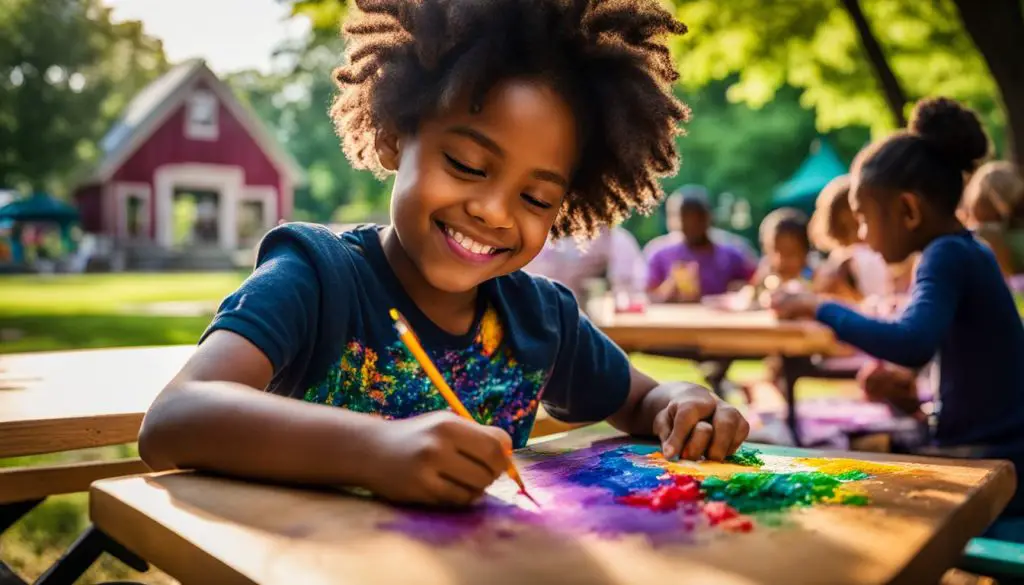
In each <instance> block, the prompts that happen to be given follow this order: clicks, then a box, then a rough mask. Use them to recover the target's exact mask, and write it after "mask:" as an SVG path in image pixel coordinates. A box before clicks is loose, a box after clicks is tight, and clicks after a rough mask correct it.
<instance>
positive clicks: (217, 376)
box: [139, 331, 511, 504]
mask: <svg viewBox="0 0 1024 585" xmlns="http://www.w3.org/2000/svg"><path fill="white" fill-rule="evenodd" d="M271 376H272V368H271V365H270V361H269V360H268V359H267V358H266V356H265V355H264V354H263V353H262V352H261V351H260V350H259V349H257V348H256V347H255V346H254V345H252V344H251V343H250V342H249V341H248V340H246V339H245V338H243V337H241V336H239V335H237V334H235V333H232V332H228V331H216V332H214V333H213V334H211V335H210V336H209V337H208V338H207V339H206V340H205V341H204V342H203V343H202V345H200V346H199V349H198V350H197V352H196V354H195V356H194V357H193V358H192V359H191V360H189V362H188V364H187V365H186V366H185V367H184V368H183V369H182V371H181V372H180V373H179V374H178V375H177V376H176V377H175V378H174V379H173V380H172V381H171V382H170V383H169V384H168V385H167V387H166V388H165V389H164V391H163V392H161V394H160V396H158V397H157V399H156V401H155V402H154V403H153V405H152V406H151V407H150V410H149V412H148V413H147V414H146V417H145V420H144V421H143V425H142V430H141V432H140V434H139V453H140V454H141V456H142V458H143V460H144V461H145V462H146V463H147V464H148V465H149V466H150V467H152V468H153V469H156V470H162V469H198V470H205V471H213V472H218V473H223V474H227V475H233V476H239V477H246V478H252V479H258V480H269V481H280V482H288V483H300V484H317V485H329V486H342V485H346V486H359V487H364V488H367V489H370V490H371V491H373V492H374V493H376V494H377V495H379V496H381V497H384V498H387V499H393V500H400V501H410V502H421V503H434V504H467V503H469V502H471V501H473V500H474V499H476V498H477V497H479V496H480V495H481V494H482V493H483V490H484V489H485V488H486V487H487V486H488V485H490V484H491V483H492V482H493V481H494V480H495V479H496V478H497V477H498V476H500V475H501V474H502V473H503V472H504V470H505V467H506V466H507V460H506V458H505V454H504V453H505V450H506V449H509V448H511V440H510V438H509V437H508V435H507V434H506V433H505V432H504V431H502V430H500V429H497V428H494V427H488V426H484V425H478V424H475V423H471V422H468V421H465V420H463V419H461V418H459V417H457V416H455V415H454V414H451V413H447V412H438V413H432V414H428V415H424V416H420V417H414V418H411V419H406V420H402V421H384V420H382V419H380V418H377V417H372V416H370V415H366V414H361V413H357V412H353V411H349V410H345V409H342V408H335V407H330V406H321V405H317V404H311V403H306V402H303V401H300V400H295V399H293V398H286V397H282V396H277V395H274V394H270V393H267V392H263V391H261V390H257V388H263V387H265V386H266V385H267V384H268V383H269V382H270V379H271Z"/></svg>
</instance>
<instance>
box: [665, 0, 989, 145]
mask: <svg viewBox="0 0 1024 585" xmlns="http://www.w3.org/2000/svg"><path fill="white" fill-rule="evenodd" d="M674 4H675V5H676V7H677V13H678V16H679V17H680V19H681V20H683V21H684V22H685V23H686V24H687V25H688V26H689V27H690V33H689V34H687V35H685V36H684V37H682V38H681V39H680V40H679V41H678V43H677V45H676V46H675V47H674V50H675V53H676V54H677V55H678V59H679V63H680V72H681V74H682V76H683V82H684V84H685V85H686V86H687V87H690V88H697V87H704V86H706V85H707V84H709V83H710V82H712V81H716V80H725V79H727V78H729V76H731V75H737V76H738V77H737V78H736V81H735V82H733V83H731V84H730V87H729V92H728V96H729V99H730V101H733V102H742V103H746V104H748V105H750V106H752V107H754V108H758V107H760V106H763V105H765V104H767V103H768V102H769V101H770V100H772V99H773V98H774V97H775V96H776V94H777V92H778V91H779V90H781V89H783V88H784V87H786V86H787V85H789V86H792V87H796V88H799V89H800V90H801V95H800V103H801V105H803V106H804V107H806V108H808V109H813V110H814V112H815V113H816V124H817V127H818V129H819V130H821V131H827V130H831V129H835V128H842V127H845V126H850V125H853V126H867V127H870V128H871V129H872V131H873V132H875V133H876V134H879V133H882V132H885V131H887V130H890V129H891V128H892V117H891V116H890V115H889V113H888V109H887V107H886V104H885V101H884V99H883V96H882V93H881V91H880V89H879V86H878V82H877V80H876V78H875V74H874V72H873V70H872V68H871V65H870V63H869V62H868V61H867V59H866V57H865V55H864V52H863V50H862V49H861V46H860V40H859V39H858V37H857V33H856V31H855V29H854V27H853V23H852V21H851V20H850V18H849V15H848V14H847V13H846V11H845V10H844V9H843V7H842V6H841V4H840V3H839V2H836V1H835V0H804V1H802V2H771V3H768V2H760V1H758V0H730V2H718V1H716V0H675V2H674ZM861 5H862V7H863V9H864V12H865V15H866V17H867V19H868V21H869V23H870V25H871V28H872V30H873V32H874V33H875V35H876V36H877V37H878V40H879V42H880V43H881V45H882V47H883V49H884V51H885V53H886V55H887V56H888V58H889V62H890V65H891V67H892V68H893V70H894V71H895V73H896V76H897V78H898V79H899V80H900V83H901V84H902V85H903V88H904V90H905V91H906V92H907V94H908V97H909V99H910V100H911V103H912V102H913V101H914V100H915V99H917V98H920V97H924V96H928V95H937V94H943V95H949V96H951V97H954V98H957V99H961V100H964V101H965V102H967V103H969V104H971V105H972V106H974V107H976V108H978V109H979V110H980V111H981V112H982V113H983V114H984V115H985V117H986V118H987V119H988V121H989V122H990V124H991V125H992V126H993V127H996V126H999V125H1000V123H1001V119H1000V114H999V113H998V108H997V102H996V101H995V100H994V99H993V96H995V95H997V92H996V88H995V84H994V82H993V81H992V78H991V76H990V75H989V74H988V70H987V68H986V66H985V63H984V62H983V60H982V59H981V56H980V54H979V53H978V51H977V50H976V49H975V47H974V45H973V44H972V43H971V41H970V38H969V37H968V36H967V33H966V32H965V31H964V29H963V26H962V24H961V22H960V20H959V17H958V15H957V13H956V10H955V8H954V6H953V4H952V2H951V0H936V1H935V2H905V1H903V0H861ZM910 105H911V104H908V109H909V106H910Z"/></svg>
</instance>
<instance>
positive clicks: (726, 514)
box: [704, 502, 740, 526]
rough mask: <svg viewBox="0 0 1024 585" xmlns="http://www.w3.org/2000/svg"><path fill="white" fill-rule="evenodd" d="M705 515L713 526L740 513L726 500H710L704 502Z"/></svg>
mask: <svg viewBox="0 0 1024 585" xmlns="http://www.w3.org/2000/svg"><path fill="white" fill-rule="evenodd" d="M704 515H705V516H707V518H708V521H709V522H710V523H711V525H712V526H715V525H717V524H719V523H721V522H724V521H726V520H732V519H733V518H736V517H738V516H739V515H740V513H739V512H737V511H736V510H735V509H734V508H733V507H732V506H730V505H729V504H726V503H725V502H708V503H706V504H704Z"/></svg>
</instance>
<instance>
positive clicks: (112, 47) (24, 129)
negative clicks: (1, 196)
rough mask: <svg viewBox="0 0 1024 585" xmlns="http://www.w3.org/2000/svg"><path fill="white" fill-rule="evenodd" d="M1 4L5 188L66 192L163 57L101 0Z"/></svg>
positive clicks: (0, 129) (0, 151) (0, 170)
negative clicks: (112, 16)
mask: <svg viewBox="0 0 1024 585" xmlns="http://www.w3.org/2000/svg"><path fill="white" fill-rule="evenodd" d="M0 2H2V3H3V10H2V11H0V187H4V186H6V187H21V188H32V189H44V188H45V189H50V190H54V191H58V192H61V191H64V190H66V188H67V184H66V181H67V179H68V177H69V176H70V175H71V173H72V172H73V170H74V169H75V167H76V166H77V165H78V164H79V163H81V162H82V161H83V159H89V158H94V157H95V156H96V155H97V151H96V149H95V146H94V145H95V142H96V140H98V139H99V138H100V136H101V135H102V133H103V132H104V131H105V130H106V129H107V127H108V126H109V125H110V123H111V122H112V120H113V119H114V117H115V116H116V115H117V114H118V113H119V112H120V110H121V108H123V106H124V104H125V103H126V101H127V100H128V99H130V96H132V95H134V94H135V93H136V92H137V91H138V90H139V89H141V87H142V86H143V85H145V84H146V83H148V82H149V81H150V80H151V79H153V78H154V77H155V76H156V75H158V74H159V73H161V72H162V71H163V70H165V69H166V67H167V60H166V58H165V56H164V53H163V48H162V45H161V44H160V42H159V41H156V40H154V39H152V38H150V37H147V36H146V35H145V34H144V33H143V31H142V27H141V25H140V24H139V23H136V22H128V23H120V24H115V23H113V22H111V19H110V10H109V9H107V8H105V7H103V5H102V4H100V2H99V0H0ZM58 39H59V41H57V40H58Z"/></svg>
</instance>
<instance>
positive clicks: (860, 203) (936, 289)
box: [774, 98, 1024, 541]
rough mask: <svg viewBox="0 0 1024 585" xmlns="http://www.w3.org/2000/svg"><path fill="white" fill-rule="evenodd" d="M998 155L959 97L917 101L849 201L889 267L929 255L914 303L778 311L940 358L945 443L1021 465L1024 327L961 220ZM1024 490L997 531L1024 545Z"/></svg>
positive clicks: (801, 303)
mask: <svg viewBox="0 0 1024 585" xmlns="http://www.w3.org/2000/svg"><path fill="white" fill-rule="evenodd" d="M988 150H989V141H988V137H987V136H986V134H985V131H984V130H983V129H982V126H981V123H980V122H979V121H978V118H977V115H976V114H975V113H974V112H972V111H971V110H968V109H966V108H964V107H963V106H961V105H960V104H958V103H957V102H955V101H952V100H949V99H945V98H938V99H928V100H923V101H921V102H919V103H918V104H917V105H916V106H915V107H914V111H913V113H912V116H911V121H910V125H909V129H908V130H906V131H903V132H899V133H896V134H894V135H892V136H890V137H889V138H887V139H885V140H882V141H880V142H877V143H875V144H872V145H871V146H869V147H867V148H866V149H865V150H863V151H862V152H861V153H860V154H859V155H858V156H857V159H856V160H855V162H854V166H853V173H852V175H853V176H852V186H851V197H850V204H851V207H852V208H853V211H854V214H855V215H856V216H857V218H858V221H859V222H860V224H861V226H862V230H863V232H862V233H863V235H864V239H865V240H866V241H867V242H868V244H869V245H870V246H871V247H872V248H873V249H875V250H877V251H878V252H879V253H881V254H882V257H883V258H885V260H886V261H887V262H901V261H903V260H904V259H906V258H907V257H908V256H909V255H910V254H912V253H914V252H921V259H920V262H919V265H918V268H917V271H916V275H915V279H914V282H913V284H912V290H911V295H910V300H909V302H908V303H907V305H906V307H905V308H904V310H903V311H902V313H901V314H899V315H898V316H897V317H895V318H890V319H884V320H883V319H875V318H872V317H868V316H865V315H861V314H859V313H857V312H856V311H854V310H853V309H850V308H849V307H847V306H844V305H842V304H838V303H834V302H827V301H822V300H820V299H819V298H817V297H816V296H814V295H812V294H809V293H803V294H780V295H778V296H777V297H776V298H775V299H774V303H775V304H774V306H775V309H776V311H778V313H779V315H780V317H784V318H817V319H818V320H819V321H821V322H822V323H824V324H826V325H828V326H829V327H831V328H832V329H833V330H834V331H835V333H836V336H837V337H838V338H839V340H841V341H843V342H844V343H848V344H850V345H853V346H854V347H857V348H860V349H861V350H863V351H865V352H867V353H870V354H871V355H874V356H877V357H878V358H880V359H884V360H886V361H890V362H895V363H897V364H900V365H902V366H905V367H909V368H919V367H921V366H924V365H925V364H926V363H928V362H929V361H930V360H931V359H932V358H933V357H935V356H936V355H937V357H938V364H939V365H938V368H939V385H938V394H939V400H940V407H939V410H938V414H937V420H936V424H935V428H934V433H933V435H932V437H931V439H932V441H934V443H935V445H936V446H937V447H938V448H940V449H954V448H955V449H957V452H958V453H960V452H965V451H966V452H967V453H969V456H977V457H983V458H999V459H1009V460H1010V461H1012V462H1013V463H1014V464H1015V466H1016V467H1017V469H1018V470H1020V469H1024V467H1021V466H1022V464H1024V360H1022V359H1021V356H1022V355H1024V326H1022V325H1021V320H1020V317H1019V316H1018V314H1017V309H1016V307H1015V306H1014V300H1013V297H1012V295H1011V294H1010V291H1009V289H1008V288H1007V286H1006V283H1005V281H1004V280H1003V276H1002V273H1001V272H1000V270H999V264H998V263H997V262H996V258H995V256H994V255H993V254H992V251H991V250H990V249H989V248H988V247H987V246H986V245H985V244H983V243H981V242H979V241H978V240H977V239H976V238H975V237H974V235H973V234H971V232H969V231H968V230H967V229H965V227H964V226H963V224H962V223H961V222H960V221H959V220H958V219H957V208H958V206H959V204H960V198H961V195H962V193H963V177H964V173H969V172H971V171H972V170H974V168H975V165H976V164H977V161H978V160H979V159H982V158H983V157H985V156H986V155H987V153H988ZM1022 514H1024V498H1022V497H1021V490H1020V489H1019V488H1018V492H1017V494H1016V496H1015V497H1014V499H1013V501H1011V503H1010V505H1009V506H1008V508H1007V509H1006V511H1005V512H1004V516H1003V520H1001V521H1000V522H997V524H996V526H994V527H993V529H992V531H991V532H990V535H991V536H993V537H995V538H1008V539H1014V540H1019V541H1020V540H1024V522H1022V521H1021V516H1022Z"/></svg>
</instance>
